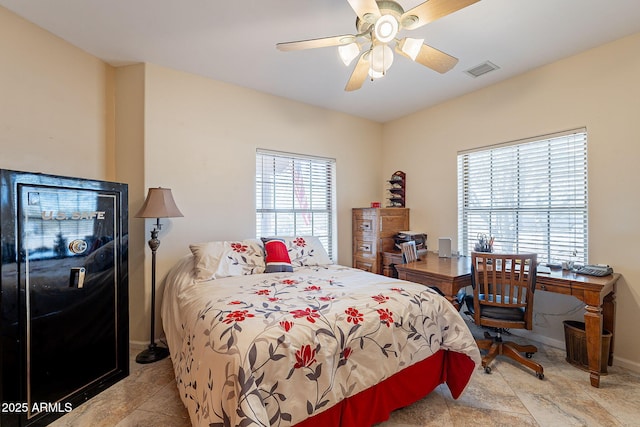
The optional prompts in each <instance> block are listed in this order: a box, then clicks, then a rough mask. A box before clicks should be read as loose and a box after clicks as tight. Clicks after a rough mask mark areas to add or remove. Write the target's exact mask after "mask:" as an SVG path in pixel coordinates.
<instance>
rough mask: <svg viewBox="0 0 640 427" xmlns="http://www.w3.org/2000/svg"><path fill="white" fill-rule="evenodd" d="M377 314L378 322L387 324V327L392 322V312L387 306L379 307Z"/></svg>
mask: <svg viewBox="0 0 640 427" xmlns="http://www.w3.org/2000/svg"><path fill="white" fill-rule="evenodd" d="M378 315H380V323H384V324H385V325H387V328H388V327H389V325H391V324H392V323H393V313H392V312H390V311H389V309H388V308H385V309H382V308H379V309H378Z"/></svg>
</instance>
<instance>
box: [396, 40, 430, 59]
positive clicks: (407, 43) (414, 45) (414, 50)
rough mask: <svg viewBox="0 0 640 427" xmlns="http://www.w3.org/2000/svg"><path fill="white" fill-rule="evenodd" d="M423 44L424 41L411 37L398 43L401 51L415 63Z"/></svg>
mask: <svg viewBox="0 0 640 427" xmlns="http://www.w3.org/2000/svg"><path fill="white" fill-rule="evenodd" d="M423 43H424V39H413V38H411V37H407V38H405V39H403V40H402V41H401V42H400V46H399V47H400V50H401V51H403V52H404V53H406V54H407V56H408V57H409V58H411V59H412V60H414V61H415V60H416V58H417V56H418V54H419V53H420V49H422V44H423Z"/></svg>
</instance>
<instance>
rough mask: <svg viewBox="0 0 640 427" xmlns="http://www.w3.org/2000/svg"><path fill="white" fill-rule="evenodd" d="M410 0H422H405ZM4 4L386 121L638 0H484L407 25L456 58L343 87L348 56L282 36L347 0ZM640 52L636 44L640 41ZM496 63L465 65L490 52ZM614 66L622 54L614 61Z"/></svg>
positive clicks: (480, 81)
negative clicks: (452, 63) (480, 68)
mask: <svg viewBox="0 0 640 427" xmlns="http://www.w3.org/2000/svg"><path fill="white" fill-rule="evenodd" d="M398 2H399V3H400V4H401V5H402V6H403V7H404V9H405V10H409V9H411V8H412V7H414V6H416V5H418V4H420V3H422V0H398ZM0 5H2V6H4V7H6V8H7V9H9V10H11V11H13V12H15V13H16V14H18V15H20V16H22V17H24V18H25V19H27V20H28V21H31V22H33V23H35V24H36V25H38V26H40V27H42V28H45V29H47V30H48V31H50V32H51V33H53V34H56V35H57V36H59V37H61V38H63V39H65V40H67V41H68V42H69V43H71V44H73V45H75V46H78V47H79V48H81V49H83V50H85V51H87V52H89V53H91V54H92V55H94V56H96V57H98V58H102V59H103V60H104V61H106V62H108V63H110V64H113V65H116V66H117V65H123V64H129V63H135V62H151V63H154V64H158V65H162V66H166V67H170V68H173V69H177V70H182V71H186V72H190V73H194V74H198V75H202V76H206V77H210V78H212V79H216V80H220V81H224V82H229V83H233V84H236V85H239V86H243V87H247V88H252V89H255V90H258V91H261V92H266V93H270V94H273V95H278V96H282V97H284V98H289V99H293V100H297V101H301V102H304V103H308V104H312V105H316V106H320V107H325V108H328V109H331V110H337V111H342V112H345V113H349V114H353V115H356V116H360V117H365V118H368V119H371V120H375V121H378V122H386V121H388V120H392V119H395V118H398V117H402V116H405V115H407V114H410V113H413V112H415V111H418V110H421V109H424V108H426V107H429V106H432V105H435V104H437V103H439V102H442V101H444V100H447V99H450V98H453V97H456V96H459V95H462V94H464V93H468V92H471V91H474V90H477V89H479V88H481V87H485V86H488V85H491V84H493V83H496V82H498V81H501V80H504V79H507V78H509V77H512V76H515V75H518V74H521V73H523V72H526V71H527V70H530V69H532V68H536V67H539V66H541V65H544V64H548V63H551V62H554V61H556V60H558V59H560V58H563V57H567V56H570V55H573V54H575V53H578V52H581V51H584V50H587V49H590V48H592V47H595V46H599V45H601V44H604V43H607V42H610V41H613V40H615V39H618V38H621V37H623V36H626V35H629V34H632V33H636V32H640V1H639V0H481V1H480V2H478V3H475V4H473V5H471V6H468V7H466V8H464V9H462V10H459V11H457V12H455V13H453V14H451V15H449V16H446V17H444V18H441V19H439V20H437V21H435V22H432V23H430V24H427V25H426V26H424V27H422V28H419V29H416V30H413V31H411V32H410V33H409V32H405V34H401V36H404V35H409V36H411V37H415V38H424V39H425V43H427V44H429V45H431V46H433V47H435V48H437V49H440V50H442V51H444V52H446V53H448V54H450V55H453V56H455V57H457V58H459V59H460V61H459V62H458V64H457V65H456V67H455V68H454V69H453V70H451V71H449V72H448V73H446V74H439V73H436V72H435V71H432V70H430V69H428V68H426V67H423V66H421V65H419V64H417V63H414V62H412V61H410V60H409V59H406V58H403V57H399V56H398V55H396V59H395V60H394V63H393V65H392V67H391V69H390V70H389V71H388V72H387V75H386V76H385V77H384V78H382V79H379V80H376V81H373V82H371V81H369V80H367V81H365V83H364V85H363V87H362V88H361V89H360V90H358V91H355V92H345V91H344V86H345V84H346V82H347V81H348V79H349V76H350V74H351V71H352V68H353V66H354V65H353V64H352V65H351V66H350V67H349V68H346V67H345V66H344V64H342V62H340V60H339V58H338V55H337V48H335V47H326V48H320V49H311V50H303V51H294V52H281V51H278V50H276V48H275V45H276V43H279V42H286V41H294V40H303V39H309V38H318V37H326V36H333V35H340V34H354V33H355V13H354V11H353V10H352V9H351V7H350V6H349V4H348V3H347V1H346V0H315V1H311V0H271V1H268V0H230V1H221V0H55V1H54V0H0ZM638 54H640V52H638ZM487 60H488V61H491V62H493V63H495V64H497V65H498V66H499V67H500V69H499V70H497V71H494V72H492V73H489V74H486V75H484V76H481V77H479V78H475V79H474V78H472V77H470V76H469V75H467V74H466V73H465V72H464V71H465V70H467V69H469V68H472V67H474V66H476V65H479V64H480V63H482V62H484V61H487ZM612 66H615V64H612Z"/></svg>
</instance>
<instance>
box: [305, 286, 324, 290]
mask: <svg viewBox="0 0 640 427" xmlns="http://www.w3.org/2000/svg"><path fill="white" fill-rule="evenodd" d="M304 290H305V291H320V290H322V288H321V287H320V286H318V285H311V286H307V287H306V288H304Z"/></svg>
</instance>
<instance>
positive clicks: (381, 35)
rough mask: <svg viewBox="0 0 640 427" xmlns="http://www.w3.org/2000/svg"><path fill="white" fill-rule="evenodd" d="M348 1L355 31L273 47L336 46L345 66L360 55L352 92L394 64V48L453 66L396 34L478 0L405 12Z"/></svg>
mask: <svg viewBox="0 0 640 427" xmlns="http://www.w3.org/2000/svg"><path fill="white" fill-rule="evenodd" d="M347 1H348V2H349V5H351V8H352V9H353V10H354V11H355V12H356V15H358V17H357V18H356V30H357V33H356V34H345V35H340V36H333V37H324V38H319V39H311V40H300V41H293V42H286V43H278V44H276V47H277V48H278V49H279V50H282V51H291V50H302V49H313V48H318V47H327V46H338V52H339V54H340V58H341V59H342V61H343V62H344V63H345V65H347V66H348V65H349V64H350V63H351V62H352V61H353V60H354V59H355V58H356V57H358V55H360V58H359V59H358V62H357V63H356V66H355V68H354V70H353V72H352V73H351V77H350V78H349V81H348V82H347V85H346V87H345V90H346V91H353V90H357V89H360V88H361V87H362V84H363V83H364V81H365V80H366V78H367V76H369V77H371V79H372V80H373V79H377V78H380V77H383V76H384V75H385V74H386V72H387V70H388V69H389V67H391V64H392V63H393V51H394V50H395V52H396V53H398V54H400V55H401V56H404V57H406V58H409V59H411V60H413V61H415V62H417V63H419V64H422V65H424V66H425V67H428V68H431V69H432V70H435V71H437V72H439V73H446V72H447V71H449V70H450V69H452V68H453V67H454V66H455V65H456V63H457V62H458V59H457V58H454V57H453V56H451V55H448V54H446V53H444V52H442V51H440V50H438V49H436V48H433V47H431V46H429V45H427V44H425V43H424V39H416V38H411V37H405V38H402V39H398V38H396V36H397V35H398V33H399V32H400V31H402V30H414V29H416V28H419V27H422V26H423V25H426V24H428V23H429V22H433V21H435V20H436V19H439V18H442V17H443V16H447V15H449V14H451V13H453V12H456V11H458V10H460V9H462V8H465V7H467V6H469V5H472V4H473V3H476V2H478V1H480V0H427V1H425V2H424V3H421V4H419V5H418V6H416V7H414V8H413V9H411V10H409V11H407V12H405V11H404V9H403V8H402V6H400V5H399V4H398V3H397V2H395V1H392V0H347ZM389 45H393V47H394V49H393V50H392V49H391V47H390V46H389ZM363 48H364V49H365V50H364V51H362V49H363ZM361 52H362V53H361Z"/></svg>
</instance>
